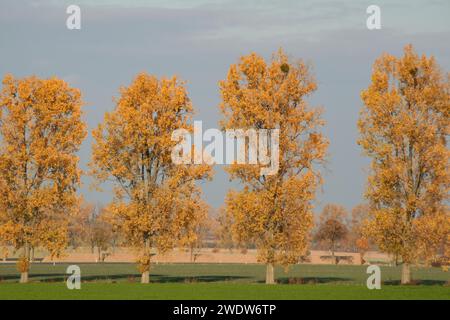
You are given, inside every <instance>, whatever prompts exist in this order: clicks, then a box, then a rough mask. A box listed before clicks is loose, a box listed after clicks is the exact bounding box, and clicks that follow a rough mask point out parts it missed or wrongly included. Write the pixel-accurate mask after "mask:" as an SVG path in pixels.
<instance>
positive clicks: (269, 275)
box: [266, 263, 275, 284]
mask: <svg viewBox="0 0 450 320" xmlns="http://www.w3.org/2000/svg"><path fill="white" fill-rule="evenodd" d="M266 284H275V277H274V272H273V263H267V264H266Z"/></svg>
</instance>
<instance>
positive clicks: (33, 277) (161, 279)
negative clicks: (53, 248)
mask: <svg viewBox="0 0 450 320" xmlns="http://www.w3.org/2000/svg"><path fill="white" fill-rule="evenodd" d="M69 276H70V275H69V274H65V273H47V274H30V275H29V280H30V282H44V283H51V282H64V281H66V280H67V278H68V277H69ZM140 278H141V275H140V274H139V273H135V274H132V273H127V274H114V275H88V276H83V275H81V280H82V281H83V282H95V281H128V282H139V281H140ZM248 278H249V277H244V276H222V275H209V276H167V275H160V274H150V281H151V282H153V283H197V282H223V281H233V280H239V279H248ZM19 279H20V275H18V274H17V275H16V274H14V275H4V276H1V277H0V282H1V281H13V280H16V281H19Z"/></svg>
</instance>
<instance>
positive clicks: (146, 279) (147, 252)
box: [141, 238, 151, 283]
mask: <svg viewBox="0 0 450 320" xmlns="http://www.w3.org/2000/svg"><path fill="white" fill-rule="evenodd" d="M144 257H148V264H147V261H145V263H146V264H145V266H146V268H145V269H146V270H145V269H144V270H142V271H143V272H142V275H141V283H150V259H151V246H150V241H149V239H148V238H147V239H145V250H144Z"/></svg>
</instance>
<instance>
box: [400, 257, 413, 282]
mask: <svg viewBox="0 0 450 320" xmlns="http://www.w3.org/2000/svg"><path fill="white" fill-rule="evenodd" d="M401 283H402V284H410V283H411V266H410V264H409V263H407V262H403V265H402V281H401Z"/></svg>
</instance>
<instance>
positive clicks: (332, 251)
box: [331, 250, 337, 264]
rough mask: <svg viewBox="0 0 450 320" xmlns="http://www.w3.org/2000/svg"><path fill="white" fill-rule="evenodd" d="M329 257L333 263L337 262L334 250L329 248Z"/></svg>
mask: <svg viewBox="0 0 450 320" xmlns="http://www.w3.org/2000/svg"><path fill="white" fill-rule="evenodd" d="M331 258H332V260H333V263H334V264H337V259H336V256H335V254H334V250H331Z"/></svg>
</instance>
